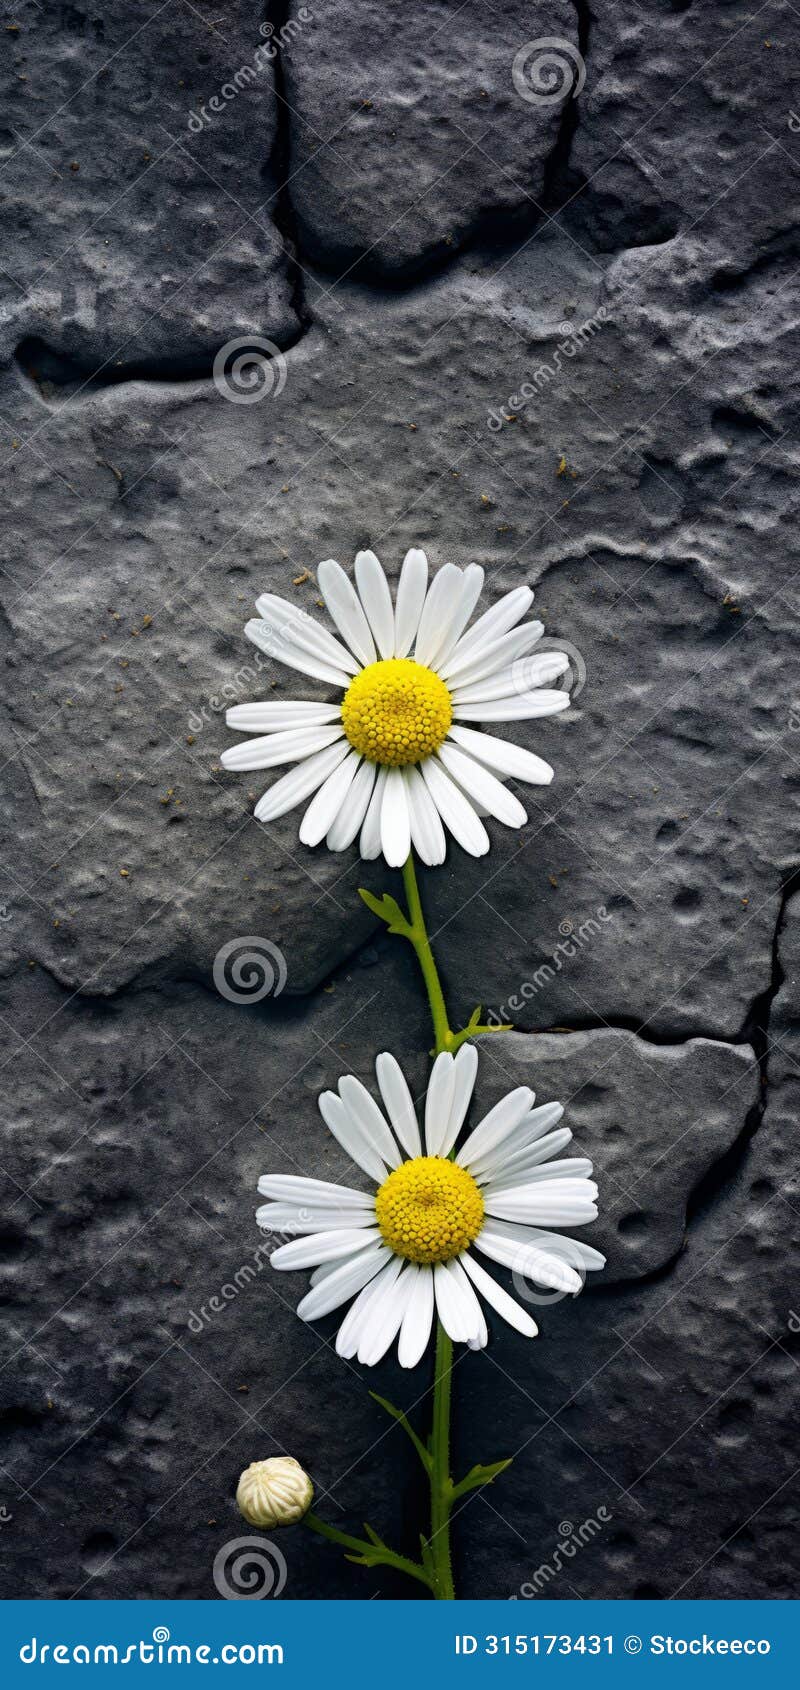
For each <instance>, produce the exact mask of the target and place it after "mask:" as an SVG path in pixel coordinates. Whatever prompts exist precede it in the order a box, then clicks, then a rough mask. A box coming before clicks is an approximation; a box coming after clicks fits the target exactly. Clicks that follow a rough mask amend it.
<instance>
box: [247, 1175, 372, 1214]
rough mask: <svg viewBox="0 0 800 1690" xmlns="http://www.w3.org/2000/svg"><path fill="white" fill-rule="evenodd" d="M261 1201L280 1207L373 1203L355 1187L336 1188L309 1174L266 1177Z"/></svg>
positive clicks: (261, 1179) (263, 1182)
mask: <svg viewBox="0 0 800 1690" xmlns="http://www.w3.org/2000/svg"><path fill="white" fill-rule="evenodd" d="M258 1193H259V1196H260V1197H273V1198H275V1200H276V1201H277V1202H279V1203H284V1202H285V1203H296V1204H297V1205H298V1206H299V1207H301V1208H302V1206H303V1205H304V1204H308V1203H310V1204H312V1205H313V1204H325V1206H326V1207H333V1208H335V1209H338V1208H341V1207H342V1206H343V1205H344V1204H349V1203H352V1204H358V1203H369V1202H371V1200H372V1199H371V1197H370V1194H369V1192H367V1191H356V1188H355V1186H352V1185H335V1184H334V1183H333V1181H332V1180H326V1179H307V1178H306V1176H305V1174H262V1175H261V1178H260V1180H259V1182H258Z"/></svg>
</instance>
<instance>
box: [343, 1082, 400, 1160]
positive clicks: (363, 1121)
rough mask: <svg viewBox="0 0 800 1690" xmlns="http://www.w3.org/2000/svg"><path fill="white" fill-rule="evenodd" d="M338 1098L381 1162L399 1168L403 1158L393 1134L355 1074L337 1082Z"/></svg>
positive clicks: (373, 1100)
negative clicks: (360, 1128) (361, 1129)
mask: <svg viewBox="0 0 800 1690" xmlns="http://www.w3.org/2000/svg"><path fill="white" fill-rule="evenodd" d="M339 1096H340V1097H341V1099H342V1102H343V1104H344V1106H345V1108H346V1109H347V1110H348V1112H349V1114H350V1115H352V1117H353V1119H354V1120H355V1121H357V1122H358V1124H359V1126H360V1127H362V1128H363V1131H364V1132H365V1134H366V1136H367V1141H368V1143H369V1144H371V1145H372V1147H373V1149H374V1150H377V1152H378V1155H379V1156H380V1158H381V1161H383V1162H387V1163H388V1165H389V1167H390V1168H397V1167H399V1165H400V1163H401V1162H402V1160H403V1158H402V1156H401V1155H400V1151H399V1150H398V1148H397V1143H396V1141H395V1137H394V1133H393V1132H392V1131H391V1128H390V1127H389V1123H388V1121H387V1120H386V1117H385V1115H382V1114H381V1111H380V1109H379V1108H378V1105H377V1103H376V1102H375V1099H374V1097H371V1096H370V1094H369V1092H368V1091H367V1088H366V1086H362V1084H361V1081H360V1080H358V1079H356V1076H355V1074H343V1075H342V1078H341V1079H340V1081H339Z"/></svg>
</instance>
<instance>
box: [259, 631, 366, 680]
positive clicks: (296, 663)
mask: <svg viewBox="0 0 800 1690" xmlns="http://www.w3.org/2000/svg"><path fill="white" fill-rule="evenodd" d="M244 631H245V635H246V637H247V639H248V640H250V642H251V644H252V645H255V646H258V649H259V651H263V652H265V653H266V655H267V657H274V659H275V661H276V663H284V664H285V665H286V667H287V669H298V670H299V671H300V674H301V675H313V676H314V679H315V680H317V681H327V682H328V683H329V684H330V685H331V686H334V687H342V688H343V689H344V688H346V687H349V685H350V676H349V675H348V674H347V673H346V671H345V670H344V669H340V668H335V667H334V665H333V664H332V663H324V662H323V661H322V659H321V658H319V657H312V656H311V654H310V652H307V651H303V650H302V649H301V647H300V646H298V645H294V644H293V643H292V642H291V641H290V640H289V639H287V637H286V635H285V634H279V633H277V632H276V630H275V629H274V628H270V627H268V625H267V623H266V622H261V621H259V619H258V618H257V617H255V616H254V617H253V620H252V621H251V622H246V623H245V625H244Z"/></svg>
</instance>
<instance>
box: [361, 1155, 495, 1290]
mask: <svg viewBox="0 0 800 1690" xmlns="http://www.w3.org/2000/svg"><path fill="white" fill-rule="evenodd" d="M375 1211H376V1214H377V1217H378V1226H379V1227H380V1229H381V1236H382V1237H383V1240H384V1243H386V1244H388V1246H389V1249H390V1250H394V1253H395V1255H396V1256H407V1257H408V1260H409V1261H410V1262H426V1263H427V1264H428V1266H430V1265H431V1264H432V1263H433V1262H449V1261H452V1258H453V1256H458V1255H460V1254H461V1251H462V1250H466V1248H467V1246H468V1245H469V1244H471V1243H472V1241H473V1239H474V1238H477V1236H478V1233H479V1232H480V1230H481V1227H482V1226H483V1199H482V1198H481V1194H480V1192H479V1190H478V1187H477V1185H476V1184H475V1181H474V1179H473V1178H472V1175H471V1174H468V1173H467V1170H466V1168H459V1167H457V1166H456V1164H455V1162H446V1161H445V1159H444V1157H443V1156H415V1157H414V1159H413V1161H411V1162H403V1163H402V1164H401V1166H400V1167H399V1168H395V1169H394V1171H393V1172H392V1173H391V1174H390V1175H389V1178H388V1179H385V1180H384V1182H383V1185H382V1186H381V1188H380V1190H379V1192H378V1194H377V1197H376V1198H375Z"/></svg>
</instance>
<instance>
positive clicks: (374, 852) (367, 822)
mask: <svg viewBox="0 0 800 1690" xmlns="http://www.w3.org/2000/svg"><path fill="white" fill-rule="evenodd" d="M386 772H387V771H386V769H379V770H378V773H377V775H376V776H375V785H374V786H373V788H372V797H371V798H370V801H369V804H368V806H367V813H366V815H365V817H364V823H363V826H362V829H361V838H360V839H359V842H358V849H359V851H360V853H361V856H362V857H363V859H364V861H365V862H373V861H374V859H375V858H376V857H379V856H380V854H381V811H382V809H383V789H384V787H385V785H386Z"/></svg>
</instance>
